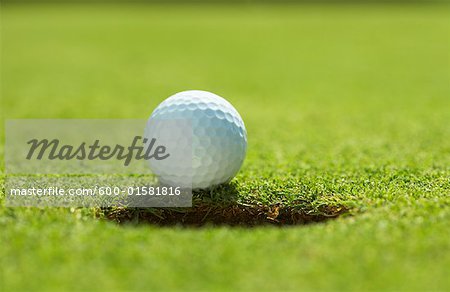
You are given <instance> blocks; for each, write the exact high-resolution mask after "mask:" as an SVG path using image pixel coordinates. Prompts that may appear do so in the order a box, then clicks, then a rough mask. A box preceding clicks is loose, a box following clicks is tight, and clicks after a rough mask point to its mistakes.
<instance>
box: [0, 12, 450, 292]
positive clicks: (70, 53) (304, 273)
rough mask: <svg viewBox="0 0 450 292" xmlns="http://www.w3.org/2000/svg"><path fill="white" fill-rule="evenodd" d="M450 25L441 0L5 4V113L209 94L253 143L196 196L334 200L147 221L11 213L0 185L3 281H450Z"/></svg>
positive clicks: (131, 111)
mask: <svg viewBox="0 0 450 292" xmlns="http://www.w3.org/2000/svg"><path fill="white" fill-rule="evenodd" d="M449 19H450V12H449V7H448V6H445V5H441V6H439V5H422V6H420V5H416V6H414V5H412V6H400V5H399V6H395V5H388V6H381V5H380V6H377V5H360V6H350V5H345V6H314V5H306V6H245V5H238V6H221V5H217V6H201V5H193V6H188V5H181V6H144V5H130V6H101V5H98V6H87V5H86V6H81V5H78V6H73V5H59V6H58V5H42V6H39V5H17V6H14V5H5V6H4V7H2V11H1V21H2V50H1V54H2V56H1V57H2V58H1V60H2V63H1V76H2V86H1V90H2V103H3V104H2V111H3V115H4V117H5V118H147V117H148V116H149V115H150V113H151V111H152V110H153V108H154V107H156V106H157V104H158V103H159V102H161V101H162V100H163V99H164V98H166V97H167V96H169V95H171V94H173V93H175V92H178V91H182V90H187V89H203V90H209V91H212V92H215V93H217V94H219V95H222V96H223V97H225V98H227V99H228V100H229V101H230V102H231V103H232V104H233V105H234V106H235V107H236V108H237V109H238V110H239V112H240V113H241V115H242V117H243V119H244V121H245V123H246V127H247V131H248V143H249V147H248V153H247V158H246V160H245V163H244V165H243V168H242V169H241V171H240V172H239V174H238V175H237V177H236V178H235V179H234V180H233V181H232V183H231V185H229V186H227V187H224V188H221V189H220V190H218V191H217V192H209V193H204V194H202V197H203V198H204V199H203V200H204V201H203V202H201V203H202V204H206V205H208V206H214V207H215V208H218V207H220V206H222V205H223V204H224V200H223V197H224V196H226V195H227V193H229V195H230V196H229V197H231V198H233V200H232V201H233V202H234V203H235V204H241V205H242V206H246V205H249V206H259V207H258V208H269V207H270V208H271V209H270V210H269V209H265V212H266V211H267V212H268V214H269V213H270V212H272V211H274V209H273V208H274V206H275V207H278V206H281V207H283V208H292V209H295V210H297V211H298V210H299V212H303V214H306V215H310V216H328V215H330V214H329V213H330V212H331V213H332V214H337V213H339V212H340V210H346V211H345V215H342V216H340V217H338V218H337V219H336V220H328V221H326V222H322V223H317V224H308V225H296V226H289V227H282V228H280V227H279V226H277V224H276V223H275V224H272V225H270V224H271V223H268V224H269V226H256V227H253V228H247V227H246V226H241V227H231V226H227V225H225V226H223V225H221V226H211V225H206V226H204V227H202V228H184V227H173V226H172V227H168V226H166V227H160V226H156V225H152V224H144V223H145V222H144V221H145V220H140V219H141V217H140V215H139V214H138V216H134V217H133V215H136V214H134V213H133V211H129V213H126V212H125V213H124V212H123V211H120V210H119V211H120V212H119V211H118V210H114V211H113V212H110V213H106V214H103V213H102V211H100V210H94V209H58V208H51V209H50V208H49V209H34V208H6V207H4V205H5V202H4V194H3V195H2V199H1V204H2V205H1V207H0V229H1V246H2V247H1V248H0V259H1V262H0V265H1V267H2V275H1V276H2V278H1V279H0V283H1V287H2V288H4V290H30V289H39V290H52V289H53V290H55V289H57V290H60V289H76V290H84V289H88V290H96V289H105V288H106V289H127V290H128V289H149V290H150V289H164V290H168V289H191V290H192V289H214V290H217V289H219V290H220V289H244V290H250V289H251V290H257V289H264V290H282V289H295V290H313V289H314V290H315V289H326V290H335V289H338V290H356V291H361V290H367V289H375V290H377V289H392V290H399V289H403V290H412V289H417V290H448V289H449V288H450V283H449V278H448V267H449V266H450V239H449V236H448V233H449V225H450V87H449V80H450V59H449V58H450V57H449V52H450V39H449V30H450V22H449ZM3 133H4V132H3V131H2V136H4V134H3ZM2 138H4V137H2ZM0 151H1V153H2V160H4V157H3V156H4V155H3V153H4V150H3V146H2V148H1V149H0ZM2 170H4V168H3V169H2ZM3 173H4V171H3ZM3 182H4V175H2V184H4V183H3ZM244 204H245V205H244ZM268 206H269V207H268ZM330 210H331V211H330ZM149 212H150V213H151V212H156V211H155V210H150V211H149ZM124 214H125V215H127V216H128V215H130V214H131V215H132V216H131V220H127V221H128V223H126V224H116V223H115V222H111V221H109V220H104V219H98V217H101V218H102V217H103V218H106V217H108V218H111V217H112V219H121V218H122V217H120V216H124ZM267 216H268V217H270V218H269V219H277V216H276V215H267ZM271 216H272V217H271ZM128 217H129V216H128ZM314 218H318V217H314ZM244 219H245V218H243V220H244ZM116 221H117V220H116ZM118 221H120V220H118ZM139 223H142V224H139ZM244 225H245V224H244ZM273 225H274V226H273Z"/></svg>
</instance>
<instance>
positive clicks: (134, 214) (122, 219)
mask: <svg viewBox="0 0 450 292" xmlns="http://www.w3.org/2000/svg"><path fill="white" fill-rule="evenodd" d="M347 211H348V210H347V209H346V208H344V207H324V208H322V209H321V210H318V212H311V211H309V212H306V211H304V210H302V209H299V208H296V207H290V206H281V205H273V206H253V205H243V204H237V203H235V204H230V205H226V206H211V205H197V206H194V207H192V208H177V209H175V208H117V209H109V210H105V212H104V214H105V216H106V218H108V219H109V220H112V221H115V222H117V223H136V224H139V223H141V224H144V223H147V224H152V225H157V226H176V225H178V226H186V227H201V226H204V225H226V226H242V227H254V226H261V225H275V226H285V225H301V224H309V223H315V222H322V221H326V220H329V219H333V218H337V217H338V216H339V215H341V214H344V213H346V212H347Z"/></svg>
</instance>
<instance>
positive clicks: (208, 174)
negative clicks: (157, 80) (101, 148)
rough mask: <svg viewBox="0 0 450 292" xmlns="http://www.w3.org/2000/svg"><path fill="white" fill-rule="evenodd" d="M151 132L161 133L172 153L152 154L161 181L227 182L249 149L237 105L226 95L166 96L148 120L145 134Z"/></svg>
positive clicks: (203, 184) (200, 185) (206, 184)
mask: <svg viewBox="0 0 450 292" xmlns="http://www.w3.org/2000/svg"><path fill="white" fill-rule="evenodd" d="M152 135H153V136H155V135H156V136H158V137H160V138H161V139H160V140H161V141H162V143H165V144H166V145H167V151H168V153H171V152H172V153H175V154H174V155H172V156H169V158H168V159H165V160H160V161H157V160H150V168H151V170H152V172H153V173H154V174H155V175H156V176H157V177H158V178H159V180H160V182H161V183H163V184H167V185H173V186H186V184H187V182H188V184H189V187H190V186H192V188H193V189H206V188H210V187H213V186H216V185H220V184H222V183H225V182H228V181H230V180H231V179H232V178H233V177H234V176H235V175H236V173H237V172H238V171H239V169H240V168H241V166H242V163H243V161H244V158H245V154H246V150H247V132H246V129H245V126H244V122H243V120H242V118H241V116H240V115H239V113H238V112H237V110H236V109H235V108H234V107H233V106H232V105H231V104H230V103H229V102H228V101H226V100H225V99H224V98H222V97H220V96H218V95H216V94H214V93H211V92H207V91H201V90H189V91H183V92H179V93H177V94H175V95H172V96H170V97H169V98H167V99H166V100H164V101H163V102H162V103H161V104H160V105H159V106H158V107H157V108H156V109H155V110H154V111H153V113H152V114H151V116H150V118H149V120H148V121H147V128H146V136H152ZM183 150H186V152H185V153H184V154H183ZM176 154H178V157H177V155H176Z"/></svg>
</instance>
